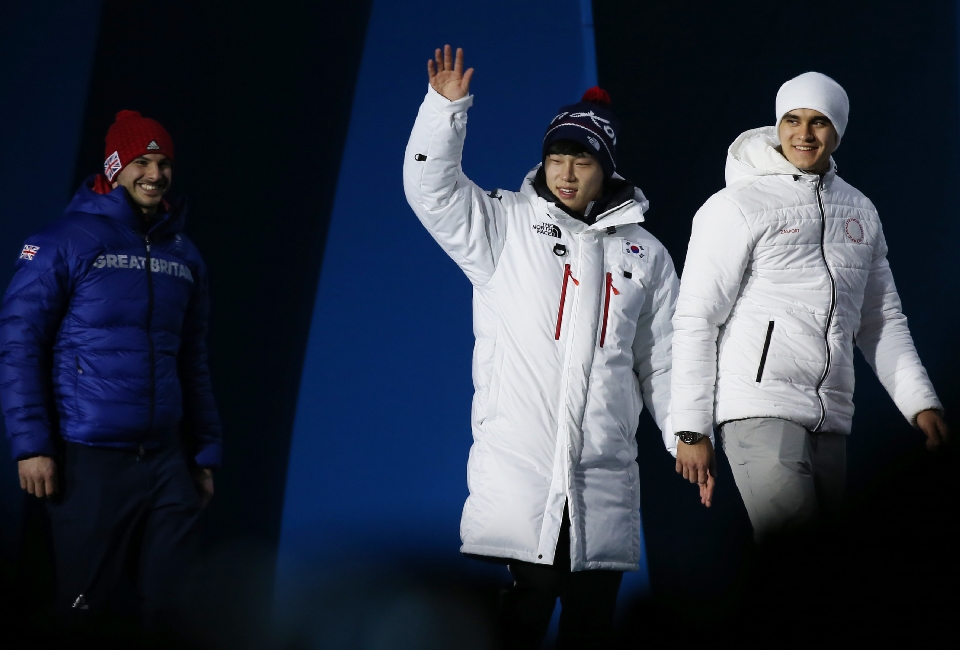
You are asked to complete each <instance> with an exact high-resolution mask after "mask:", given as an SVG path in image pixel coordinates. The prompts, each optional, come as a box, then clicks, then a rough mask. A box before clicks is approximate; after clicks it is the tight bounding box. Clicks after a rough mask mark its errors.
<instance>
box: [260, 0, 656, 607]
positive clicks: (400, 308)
mask: <svg viewBox="0 0 960 650" xmlns="http://www.w3.org/2000/svg"><path fill="white" fill-rule="evenodd" d="M444 43H450V44H451V45H453V46H454V47H458V46H459V47H463V48H464V50H465V55H466V56H465V60H466V64H467V66H469V67H474V68H475V69H476V74H475V76H474V81H473V84H472V87H471V91H472V92H473V93H474V95H475V96H476V100H475V103H474V106H473V108H472V109H471V110H470V123H469V127H468V136H467V143H466V149H465V154H464V170H465V172H466V173H467V175H468V176H470V177H471V178H472V179H473V180H474V181H475V182H477V183H478V184H479V185H480V186H481V187H483V188H485V189H488V190H492V189H495V188H506V189H517V188H519V186H520V183H521V181H522V179H523V177H524V175H525V174H526V173H527V171H529V169H530V168H531V167H532V166H534V165H535V164H537V163H538V162H539V156H540V142H541V137H542V134H543V131H544V129H545V128H546V125H547V124H548V123H549V121H550V120H551V119H552V118H553V116H554V115H555V113H556V110H557V108H558V107H559V106H561V105H564V104H567V103H571V102H574V101H577V100H578V99H579V98H580V95H581V94H582V93H583V91H584V90H585V89H586V88H585V86H588V85H594V84H595V83H596V64H595V58H594V53H593V30H592V18H591V5H590V2H589V0H560V1H553V2H542V1H541V2H533V3H531V2H524V3H518V2H508V1H505V0H496V1H490V0H487V1H484V2H481V1H479V0H468V1H466V2H463V3H459V4H458V5H456V9H455V10H453V9H452V8H451V10H450V11H446V10H444V9H443V8H442V7H438V6H437V5H436V4H431V3H427V2H402V3H401V2H396V1H390V0H376V1H375V2H374V3H373V8H372V12H371V17H370V22H369V24H368V29H367V37H366V45H365V49H364V54H363V60H362V64H361V70H360V75H359V79H358V82H357V89H356V95H355V97H354V101H353V112H352V115H351V121H350V128H349V135H348V139H347V145H346V150H345V152H344V157H343V160H342V164H341V167H340V169H341V171H340V178H339V184H338V186H337V193H336V198H335V204H334V211H333V216H332V221H331V224H330V230H329V234H328V239H327V244H326V251H325V254H324V260H323V268H322V272H321V277H320V283H319V290H318V292H317V298H316V304H315V308H314V314H313V321H312V326H311V330H310V338H309V344H308V348H307V353H306V360H305V364H304V370H303V376H302V382H301V387H300V397H299V402H298V410H297V416H296V422H295V428H294V435H293V441H292V444H291V450H290V460H289V467H288V474H287V487H286V495H285V501H284V514H283V523H282V531H281V540H280V555H279V563H278V594H279V595H280V596H281V597H283V596H285V595H287V596H289V595H290V594H291V590H292V591H293V592H295V591H296V585H297V583H298V577H302V576H304V575H306V574H308V573H309V574H312V575H313V576H315V575H316V574H315V573H314V571H319V572H321V573H324V572H328V571H333V572H336V571H337V570H338V569H340V568H342V567H343V566H344V565H345V563H348V564H350V565H351V566H357V565H360V566H363V565H367V566H371V565H376V564H378V563H383V562H387V561H392V560H396V559H397V558H409V559H412V560H430V561H434V560H435V561H436V562H438V563H440V564H446V565H451V566H452V567H453V568H454V569H455V570H459V571H465V572H470V571H475V570H476V571H482V570H483V567H488V566H489V567H491V568H490V569H489V570H491V571H501V572H504V573H503V575H504V576H505V575H506V574H505V570H504V569H503V568H501V567H494V566H493V565H483V564H481V563H479V562H475V561H472V560H466V559H460V557H459V553H458V549H459V545H460V541H459V521H460V513H461V510H462V507H463V502H464V499H465V498H466V496H467V487H466V469H465V468H466V462H467V455H468V451H469V448H470V444H471V440H472V438H471V431H470V400H471V397H472V393H473V385H472V380H471V374H470V373H471V355H472V349H473V332H472V321H471V286H470V283H469V282H468V281H467V279H466V277H465V276H464V275H463V273H462V272H461V271H460V270H459V269H458V268H457V266H456V265H455V264H454V263H453V261H451V260H450V259H449V258H448V257H447V256H446V254H445V253H444V252H443V251H442V250H441V249H440V248H439V247H438V246H437V244H436V243H435V242H434V241H433V240H432V239H431V238H430V236H429V235H428V234H427V232H426V231H425V230H424V229H423V227H422V226H421V225H420V223H419V222H418V221H417V219H416V217H415V216H414V214H413V212H412V211H411V210H410V208H409V207H408V206H407V203H406V200H405V198H404V195H403V188H402V178H401V165H402V156H403V151H404V147H405V145H406V140H407V137H408V135H409V132H410V129H411V127H412V126H413V121H414V118H415V117H416V113H417V109H418V107H419V105H420V102H421V101H422V99H423V96H424V94H425V93H426V90H427V85H428V84H427V65H426V63H427V59H428V58H430V57H431V56H432V53H433V48H434V47H436V46H442V45H443V44H444ZM615 107H616V98H614V108H615ZM311 579H312V578H311ZM624 585H625V586H624V590H623V593H625V594H626V593H627V592H633V593H637V592H640V591H645V590H646V589H647V588H648V587H647V572H646V566H643V567H642V570H641V571H640V572H638V573H634V574H628V577H627V579H626V580H625V583H624Z"/></svg>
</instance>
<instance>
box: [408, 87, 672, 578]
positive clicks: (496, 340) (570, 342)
mask: <svg viewBox="0 0 960 650" xmlns="http://www.w3.org/2000/svg"><path fill="white" fill-rule="evenodd" d="M472 103H473V97H472V96H468V97H465V98H463V99H461V100H458V101H455V102H451V101H448V100H447V99H446V98H444V97H443V96H441V95H439V94H438V93H436V92H435V91H433V90H432V89H431V90H429V91H428V94H427V97H426V99H425V100H424V102H423V105H422V106H421V107H420V112H419V114H418V116H417V121H416V124H415V125H414V127H413V133H412V134H411V135H410V141H409V143H408V145H407V150H406V154H405V158H404V164H403V181H404V190H405V192H406V196H407V200H408V201H409V203H410V206H411V207H412V208H413V210H414V212H415V213H416V214H417V217H419V219H420V221H421V222H422V223H423V225H424V226H425V227H426V228H427V230H429V231H430V234H431V235H432V236H433V237H434V239H436V241H437V243H439V244H440V246H442V247H443V249H444V250H445V251H446V252H447V253H448V254H449V255H450V257H452V258H453V260H454V261H455V262H456V263H457V264H458V265H459V266H460V268H461V269H463V271H464V273H466V275H467V277H468V278H469V279H470V281H471V283H472V284H473V286H474V294H473V311H474V316H473V318H474V334H475V335H476V347H475V349H474V357H473V379H474V387H475V390H476V393H475V396H474V401H473V414H472V419H473V437H474V442H473V447H472V448H471V450H470V459H469V461H468V466H467V483H468V487H469V490H470V496H469V497H468V499H467V502H466V504H465V505H464V508H463V518H462V521H461V531H460V532H461V538H462V540H463V547H462V548H461V550H462V551H463V552H464V553H471V554H477V555H488V556H496V557H503V558H513V559H519V560H524V561H527V562H535V563H539V564H551V563H552V562H553V558H554V550H555V548H556V545H557V537H558V535H559V532H560V524H561V520H562V516H563V508H564V502H567V503H568V504H569V516H570V522H571V527H570V542H571V552H570V556H571V557H570V564H571V569H572V570H574V571H579V570H583V569H614V570H620V571H632V570H636V569H637V567H638V561H639V558H640V516H639V506H640V486H639V475H638V469H637V463H636V456H637V445H636V440H635V435H636V430H637V425H638V419H639V416H640V412H641V409H642V408H643V403H644V402H645V403H646V405H647V408H649V409H650V410H651V412H652V414H653V417H654V419H655V420H656V422H657V424H658V425H659V426H660V428H661V430H664V431H667V430H669V424H668V423H667V422H666V420H667V416H668V410H669V391H670V345H671V335H672V327H671V317H672V315H673V308H674V304H675V301H676V295H677V290H678V285H679V282H678V281H677V277H676V272H675V271H674V267H673V262H672V260H671V259H670V256H669V254H668V253H667V251H666V249H665V248H664V247H663V246H662V245H661V244H660V242H658V241H657V240H656V239H655V238H654V237H653V236H651V235H650V234H649V233H648V232H647V231H646V230H644V229H643V228H641V227H640V226H639V225H638V222H640V221H642V220H643V211H644V210H645V209H646V208H647V201H646V200H645V199H644V197H643V195H642V194H641V193H640V192H639V190H637V191H636V194H635V198H634V199H628V200H626V201H625V202H623V203H622V204H621V205H619V206H617V207H615V208H612V209H610V210H608V211H607V212H606V213H604V214H603V215H600V218H598V219H597V222H596V224H595V225H592V226H588V225H586V224H584V223H582V222H580V221H578V220H576V219H573V218H571V217H570V216H568V215H567V214H565V213H564V212H563V211H561V210H559V209H558V208H556V206H554V205H553V204H552V203H549V202H547V201H545V200H543V199H542V198H540V197H539V196H537V194H536V191H535V189H534V188H533V186H532V179H533V175H534V172H531V174H530V175H529V176H528V177H527V178H526V179H525V180H524V182H523V186H522V190H521V191H520V192H507V191H499V190H498V191H495V192H493V193H491V194H488V193H487V192H485V191H483V190H481V189H480V188H479V187H477V186H476V185H475V184H474V183H473V182H471V181H470V180H469V179H468V178H467V177H466V176H464V174H463V171H462V170H461V168H460V159H461V152H462V149H463V141H464V137H465V135H466V123H467V113H466V111H467V109H468V108H469V107H470V105H471V104H472ZM534 171H535V170H534ZM641 397H642V401H641ZM671 439H672V436H671Z"/></svg>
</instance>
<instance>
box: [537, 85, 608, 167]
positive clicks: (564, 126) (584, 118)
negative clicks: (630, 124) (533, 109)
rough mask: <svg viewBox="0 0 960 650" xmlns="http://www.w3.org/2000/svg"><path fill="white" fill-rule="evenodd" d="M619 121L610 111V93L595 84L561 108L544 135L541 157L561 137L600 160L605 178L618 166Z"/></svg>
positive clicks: (545, 154) (544, 156)
mask: <svg viewBox="0 0 960 650" xmlns="http://www.w3.org/2000/svg"><path fill="white" fill-rule="evenodd" d="M619 131H620V120H618V119H617V118H616V116H615V115H614V114H613V113H612V112H611V111H610V95H608V94H607V91H605V90H603V89H602V88H600V87H598V86H594V87H593V88H591V89H590V90H588V91H587V92H585V93H584V94H583V98H582V99H581V100H580V102H579V103H576V104H570V105H569V106H564V107H562V108H561V109H560V112H559V114H558V115H557V116H556V117H555V118H553V121H552V122H550V126H548V127H547V132H546V134H544V136H543V153H542V157H543V158H546V156H547V150H548V149H549V148H550V145H552V144H553V143H554V142H557V141H558V140H573V141H574V142H578V143H580V144H582V145H583V146H584V149H585V150H586V151H589V152H590V153H591V154H593V155H594V157H596V159H597V160H599V161H600V166H601V167H602V168H603V176H604V178H610V177H611V176H613V172H615V171H616V169H617V133H618V132H619Z"/></svg>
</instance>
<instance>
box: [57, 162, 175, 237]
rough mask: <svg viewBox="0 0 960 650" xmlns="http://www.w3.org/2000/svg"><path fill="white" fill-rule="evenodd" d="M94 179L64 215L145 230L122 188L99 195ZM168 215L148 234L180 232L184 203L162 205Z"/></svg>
mask: <svg viewBox="0 0 960 650" xmlns="http://www.w3.org/2000/svg"><path fill="white" fill-rule="evenodd" d="M97 176H98V175H93V176H90V177H88V178H87V179H86V180H85V181H84V182H83V183H82V184H81V185H80V188H79V189H78V190H77V193H76V194H74V195H73V199H71V201H70V203H69V204H68V205H67V209H66V210H65V211H64V214H72V213H77V212H80V213H86V214H95V215H99V216H102V217H106V218H108V219H113V220H114V221H119V222H120V223H122V224H124V225H126V226H127V227H129V228H131V229H132V230H137V231H142V230H143V226H144V221H143V219H141V218H140V215H138V214H137V213H135V212H134V211H133V208H132V207H131V205H130V202H129V201H128V200H127V191H126V190H125V189H123V187H121V186H117V188H116V189H113V190H110V191H109V192H108V193H105V194H101V193H100V192H98V191H97V190H98V189H101V188H100V187H99V186H98V183H97ZM165 204H166V206H167V211H166V212H164V213H162V214H161V215H160V219H159V220H157V222H156V223H154V224H153V225H152V226H151V227H150V228H149V232H151V233H154V232H156V233H159V232H165V233H176V232H180V231H181V230H183V226H184V223H185V222H186V217H187V210H186V205H185V204H184V201H183V200H179V201H172V202H169V203H167V202H165Z"/></svg>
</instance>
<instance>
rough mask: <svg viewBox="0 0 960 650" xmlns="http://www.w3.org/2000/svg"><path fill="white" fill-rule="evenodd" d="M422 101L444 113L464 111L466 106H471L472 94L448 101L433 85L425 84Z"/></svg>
mask: <svg viewBox="0 0 960 650" xmlns="http://www.w3.org/2000/svg"><path fill="white" fill-rule="evenodd" d="M424 101H425V102H426V103H428V104H430V106H432V107H433V108H435V109H437V110H438V111H443V112H445V113H465V112H466V111H467V109H468V108H470V107H471V106H473V95H466V96H465V97H461V98H460V99H457V100H454V101H450V100H449V99H447V98H446V97H444V96H443V95H441V94H440V93H438V92H437V91H436V90H434V89H433V86H431V85H430V84H427V96H426V98H425V99H424Z"/></svg>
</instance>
